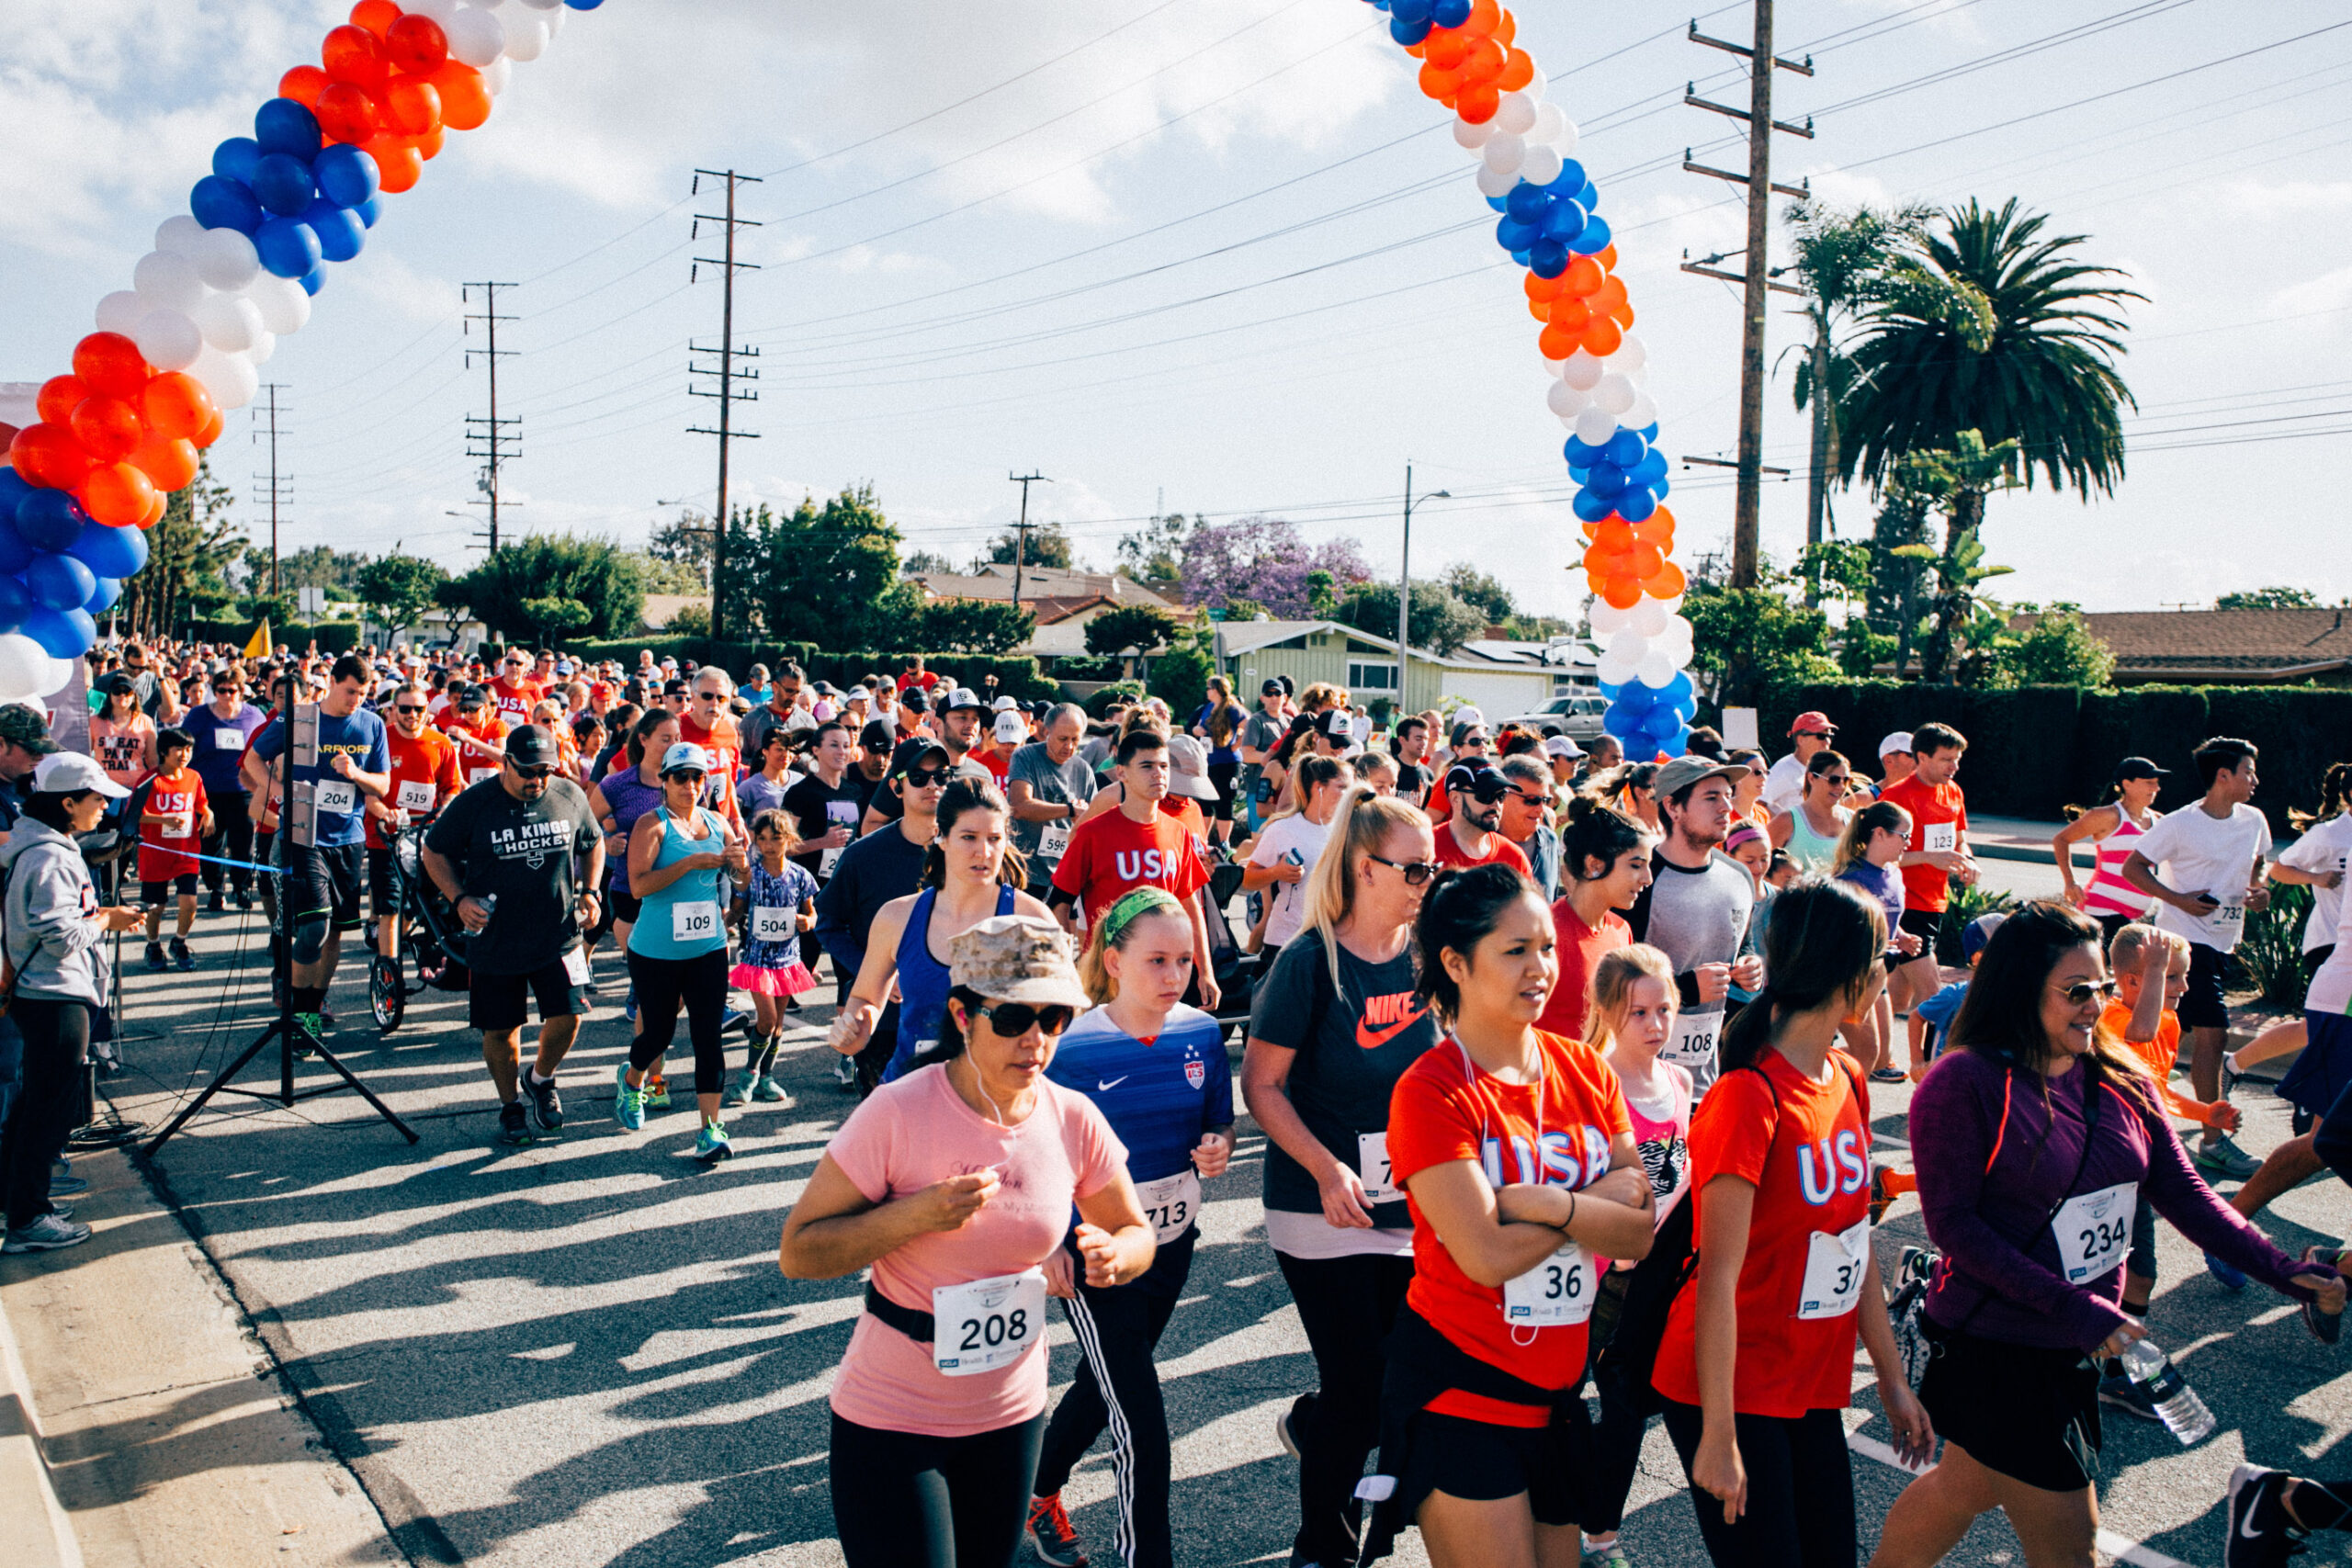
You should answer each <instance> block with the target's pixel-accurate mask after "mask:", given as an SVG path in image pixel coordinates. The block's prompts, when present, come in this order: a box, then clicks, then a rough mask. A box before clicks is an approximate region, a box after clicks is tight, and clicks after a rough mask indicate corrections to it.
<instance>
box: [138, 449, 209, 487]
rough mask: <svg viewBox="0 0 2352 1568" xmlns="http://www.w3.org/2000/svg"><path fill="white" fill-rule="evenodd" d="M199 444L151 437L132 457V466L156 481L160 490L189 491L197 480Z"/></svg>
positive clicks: (156, 485)
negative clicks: (193, 481) (191, 482)
mask: <svg viewBox="0 0 2352 1568" xmlns="http://www.w3.org/2000/svg"><path fill="white" fill-rule="evenodd" d="M198 460H199V459H198V457H197V454H196V444H195V443H194V442H192V441H183V440H175V439H174V438H172V437H169V436H163V435H151V436H149V437H148V438H147V439H146V440H145V441H143V442H141V443H140V446H139V449H138V450H137V451H135V452H133V453H131V455H130V466H131V467H132V468H137V469H138V470H139V471H140V472H141V473H142V474H145V475H146V476H147V477H148V478H149V479H153V480H154V481H155V488H156V489H157V490H159V491H174V490H186V489H187V486H188V482H189V481H190V480H191V479H195V478H196V468H197V464H198Z"/></svg>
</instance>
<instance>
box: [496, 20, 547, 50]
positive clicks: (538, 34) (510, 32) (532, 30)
mask: <svg viewBox="0 0 2352 1568" xmlns="http://www.w3.org/2000/svg"><path fill="white" fill-rule="evenodd" d="M500 25H501V26H503V28H505V29H506V58H507V59H509V60H521V61H532V60H537V58H538V57H539V56H540V55H542V54H544V53H546V52H547V47H548V24H547V18H546V17H542V16H540V15H539V14H538V13H537V12H536V11H520V12H517V13H515V15H514V16H512V17H505V18H504V19H503V21H502V22H501V23H500Z"/></svg>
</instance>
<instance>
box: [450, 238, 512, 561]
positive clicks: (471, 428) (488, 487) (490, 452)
mask: <svg viewBox="0 0 2352 1568" xmlns="http://www.w3.org/2000/svg"><path fill="white" fill-rule="evenodd" d="M518 287H520V286H519V285H517V284H513V283H469V284H465V285H463V286H461V287H460V288H458V299H460V300H461V301H462V302H464V303H466V304H471V303H473V291H474V290H475V289H477V288H479V289H481V297H482V307H481V311H480V312H479V313H477V314H473V315H469V316H468V317H466V319H465V331H466V333H467V334H468V335H469V336H470V335H471V334H472V333H473V330H474V323H475V322H476V321H480V322H481V323H482V325H483V327H484V328H485V329H487V331H488V332H489V334H490V346H489V347H488V348H469V349H468V350H466V368H467V369H469V370H470V369H472V368H473V367H474V355H481V357H482V358H483V359H484V360H486V361H488V362H489V365H490V417H489V418H487V419H484V418H481V417H480V416H478V415H475V414H468V415H467V416H466V456H467V457H480V458H481V459H482V469H481V472H482V493H483V495H484V496H485V497H487V498H488V500H489V502H490V553H491V554H492V555H496V554H497V553H498V477H499V470H500V469H501V468H503V467H504V466H505V465H506V464H507V463H508V462H510V461H512V460H513V459H515V458H516V457H521V456H522V455H523V430H522V425H523V422H522V420H521V419H519V418H515V419H501V418H499V417H498V362H499V361H500V360H501V359H503V358H506V357H508V356H510V355H513V354H514V353H515V350H513V349H511V348H501V347H499V346H498V323H499V322H501V321H514V320H515V318H514V317H513V316H502V315H500V314H499V313H498V291H499V290H500V289H502V288H518Z"/></svg>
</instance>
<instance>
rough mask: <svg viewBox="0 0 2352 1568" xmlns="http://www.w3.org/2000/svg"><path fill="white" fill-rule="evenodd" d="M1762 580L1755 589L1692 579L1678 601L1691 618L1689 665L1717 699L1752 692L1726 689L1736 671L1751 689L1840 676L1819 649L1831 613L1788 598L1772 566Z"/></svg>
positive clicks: (1784, 580)
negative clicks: (1688, 590) (1680, 601)
mask: <svg viewBox="0 0 2352 1568" xmlns="http://www.w3.org/2000/svg"><path fill="white" fill-rule="evenodd" d="M1762 579H1763V580H1762V581H1760V582H1759V583H1758V586H1756V587H1754V588H1733V587H1730V586H1728V585H1725V584H1723V583H1715V582H1699V583H1694V584H1693V585H1692V586H1691V592H1690V594H1689V596H1688V597H1686V598H1685V599H1684V600H1683V602H1682V613H1683V615H1687V616H1688V617H1690V621H1691V670H1692V671H1694V672H1695V674H1696V675H1697V676H1698V677H1699V678H1700V679H1701V680H1702V681H1703V682H1705V684H1706V686H1707V687H1708V688H1709V690H1710V692H1711V694H1713V696H1715V698H1716V699H1717V700H1718V701H1722V700H1727V698H1728V697H1729V696H1748V695H1752V694H1753V691H1752V690H1751V691H1741V692H1731V691H1730V690H1729V685H1730V679H1731V677H1732V676H1733V675H1734V672H1735V671H1738V672H1741V673H1743V674H1744V676H1745V679H1746V680H1747V682H1749V683H1750V684H1751V687H1752V688H1754V689H1755V690H1760V689H1764V688H1769V687H1771V686H1776V685H1784V684H1792V683H1796V682H1806V681H1826V680H1835V679H1836V678H1837V676H1838V667H1837V666H1836V665H1835V664H1832V663H1831V662H1830V661H1829V660H1827V659H1826V658H1824V657H1823V656H1822V652H1821V650H1822V649H1823V648H1825V647H1826V645H1827V643H1828V640H1829V617H1828V616H1826V615H1823V614H1822V613H1821V611H1819V610H1818V609H1816V608H1815V607H1813V606H1812V605H1809V604H1797V603H1794V602H1793V601H1792V600H1791V599H1790V598H1789V596H1788V593H1787V592H1786V588H1787V586H1788V579H1787V578H1785V577H1783V576H1781V574H1780V573H1778V572H1775V571H1773V570H1770V567H1764V568H1762Z"/></svg>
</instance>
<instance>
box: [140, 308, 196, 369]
mask: <svg viewBox="0 0 2352 1568" xmlns="http://www.w3.org/2000/svg"><path fill="white" fill-rule="evenodd" d="M130 341H131V342H133V343H135V344H138V345H139V352H140V354H141V355H144V356H145V358H146V360H147V363H148V364H150V365H152V366H153V367H155V368H156V369H158V370H185V369H187V367H189V366H191V365H193V364H195V363H196V356H197V355H199V354H202V353H203V352H204V334H203V333H200V332H198V330H197V326H196V323H195V322H194V321H190V320H189V319H188V318H187V313H186V312H184V311H180V310H150V311H148V312H147V313H146V314H145V315H143V316H141V317H140V318H139V327H138V330H137V331H135V332H133V333H131V334H130Z"/></svg>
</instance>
